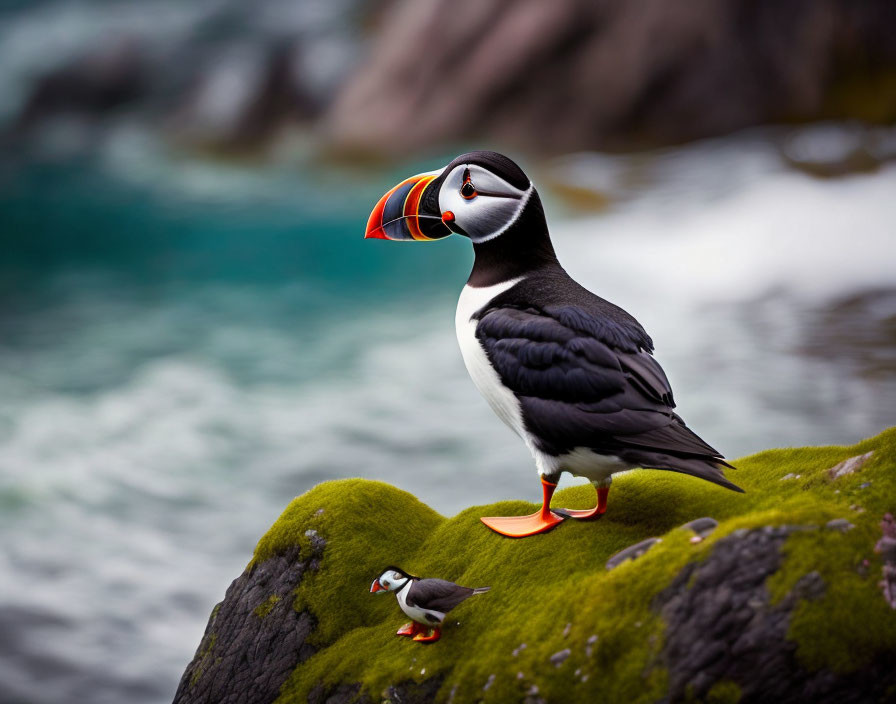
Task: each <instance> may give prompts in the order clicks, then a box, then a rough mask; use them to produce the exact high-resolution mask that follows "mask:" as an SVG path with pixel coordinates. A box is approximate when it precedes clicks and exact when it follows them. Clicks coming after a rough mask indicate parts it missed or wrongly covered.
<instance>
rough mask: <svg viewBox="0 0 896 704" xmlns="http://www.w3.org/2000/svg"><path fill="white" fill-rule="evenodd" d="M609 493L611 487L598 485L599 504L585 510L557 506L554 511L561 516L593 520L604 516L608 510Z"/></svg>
mask: <svg viewBox="0 0 896 704" xmlns="http://www.w3.org/2000/svg"><path fill="white" fill-rule="evenodd" d="M609 494H610V487H608V486H599V487H597V505H596V506H595V507H594V508H589V509H585V510H584V511H578V510H576V509H572V508H557V509H554V511H555V512H556V513H557V514H559V515H561V516H567V517H569V518H577V519H579V520H580V521H593V520H594V519H595V518H600V517H601V516H603V515H604V513H605V512H606V510H607V496H608V495H609Z"/></svg>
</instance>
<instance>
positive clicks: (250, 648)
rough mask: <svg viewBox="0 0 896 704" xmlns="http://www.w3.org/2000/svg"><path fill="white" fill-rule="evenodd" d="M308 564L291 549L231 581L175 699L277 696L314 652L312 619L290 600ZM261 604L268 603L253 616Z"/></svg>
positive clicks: (194, 702) (227, 701) (213, 703)
mask: <svg viewBox="0 0 896 704" xmlns="http://www.w3.org/2000/svg"><path fill="white" fill-rule="evenodd" d="M308 563H309V560H307V559H306V560H302V557H301V554H300V550H299V548H294V549H292V550H290V551H289V552H287V553H284V554H283V555H278V556H277V557H272V558H271V559H269V560H265V561H264V562H262V563H261V564H258V565H254V566H252V567H249V568H247V569H246V571H245V572H243V574H242V575H240V577H238V578H237V579H236V580H234V582H233V584H231V585H230V587H229V588H228V590H227V594H226V595H225V597H224V601H222V602H221V603H220V604H218V606H216V607H215V609H214V610H213V611H212V615H211V618H210V619H209V622H208V626H207V627H206V629H205V634H204V635H203V637H202V641H201V642H200V644H199V649H198V650H197V651H196V655H195V656H194V657H193V660H192V661H191V662H190V664H189V665H188V666H187V669H186V671H185V672H184V675H183V677H182V678H181V681H180V686H179V687H178V688H177V693H176V694H175V696H174V702H175V704H206V703H207V704H236V703H237V702H239V703H240V704H268V703H269V702H272V701H274V699H276V698H277V694H278V692H279V691H280V687H281V685H282V684H283V683H284V682H285V681H286V678H287V677H288V676H289V675H290V673H291V672H292V671H293V669H295V667H296V665H298V664H299V663H301V662H304V661H305V660H307V659H308V658H309V657H311V655H312V654H313V653H314V648H313V647H312V646H311V645H310V644H309V643H308V642H307V640H308V636H309V635H310V634H311V631H312V630H313V629H314V625H315V623H314V619H313V617H312V616H311V614H309V613H308V612H305V611H301V612H300V611H296V610H295V609H294V608H293V599H292V593H293V591H295V589H296V588H297V587H298V586H299V584H300V583H301V581H302V575H303V574H304V573H305V571H306V570H307V569H308ZM274 596H275V597H278V598H277V599H276V600H274V599H271V597H274ZM265 604H271V605H270V608H269V609H268V610H267V611H262V612H261V613H263V614H264V615H263V616H262V615H259V611H258V608H259V607H260V606H262V605H265ZM250 682H251V686H249V685H247V684H246V683H250ZM326 701H330V700H329V699H327V700H326ZM333 701H339V700H338V699H337V700H333ZM345 701H349V700H347V699H346V700H345Z"/></svg>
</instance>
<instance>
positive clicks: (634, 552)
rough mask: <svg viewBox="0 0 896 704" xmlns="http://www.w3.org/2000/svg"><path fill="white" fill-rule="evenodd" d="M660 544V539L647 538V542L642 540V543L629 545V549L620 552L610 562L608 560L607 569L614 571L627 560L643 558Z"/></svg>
mask: <svg viewBox="0 0 896 704" xmlns="http://www.w3.org/2000/svg"><path fill="white" fill-rule="evenodd" d="M658 542H660V539H659V538H647V539H645V540H642V541H641V542H640V543H635V544H634V545H629V546H628V547H627V548H624V549H623V550H620V551H619V552H617V553H616V554H615V555H613V556H611V557H610V559H609V560H607V569H608V570H612V569H613V568H615V567H619V565H621V564H622V563H623V562H625V561H626V560H634V559H635V558H638V557H641V555H643V554H644V553H645V552H647V551H648V550H649V549H650V548H652V547H653V546H654V545H656V544H657V543H658Z"/></svg>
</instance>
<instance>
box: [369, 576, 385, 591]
mask: <svg viewBox="0 0 896 704" xmlns="http://www.w3.org/2000/svg"><path fill="white" fill-rule="evenodd" d="M384 591H386V590H385V589H384V588H383V587H382V585H381V584H380V580H379V578H377V579H375V580H373V584H371V585H370V593H371V594H372V593H373V592H384Z"/></svg>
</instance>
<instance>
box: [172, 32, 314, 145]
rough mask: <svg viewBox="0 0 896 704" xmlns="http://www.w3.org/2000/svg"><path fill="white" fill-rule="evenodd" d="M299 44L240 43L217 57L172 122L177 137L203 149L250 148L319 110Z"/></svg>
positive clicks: (199, 78)
mask: <svg viewBox="0 0 896 704" xmlns="http://www.w3.org/2000/svg"><path fill="white" fill-rule="evenodd" d="M300 49H301V48H300V47H299V46H298V45H297V44H295V43H284V44H281V45H278V46H274V47H267V46H243V47H231V48H230V49H229V50H228V51H227V52H226V53H224V54H222V55H218V56H215V57H214V61H209V62H207V65H206V66H205V67H204V68H202V69H200V71H199V74H198V76H197V77H196V78H195V80H194V81H193V87H192V88H191V90H190V91H189V95H188V97H187V99H186V100H185V101H184V104H183V105H182V106H181V108H180V109H179V110H178V111H177V112H176V114H175V116H174V118H173V119H172V120H171V121H170V125H169V128H170V130H171V132H172V133H173V135H174V136H175V138H176V139H177V140H178V141H179V142H181V143H186V144H189V145H191V146H198V147H201V148H210V149H221V150H243V149H252V148H256V147H258V146H259V145H261V144H262V142H264V141H265V140H267V139H269V138H270V137H271V136H272V134H273V133H274V132H276V130H277V129H278V128H280V127H282V126H284V125H286V124H289V123H298V122H303V121H307V120H309V119H310V118H312V117H313V116H315V115H317V113H318V111H319V105H318V104H317V102H316V100H315V99H314V98H313V97H312V95H311V91H310V90H309V88H308V87H307V86H306V85H305V83H304V78H303V76H304V73H303V71H302V70H301V67H300V61H299V58H300V56H301V50H300Z"/></svg>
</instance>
